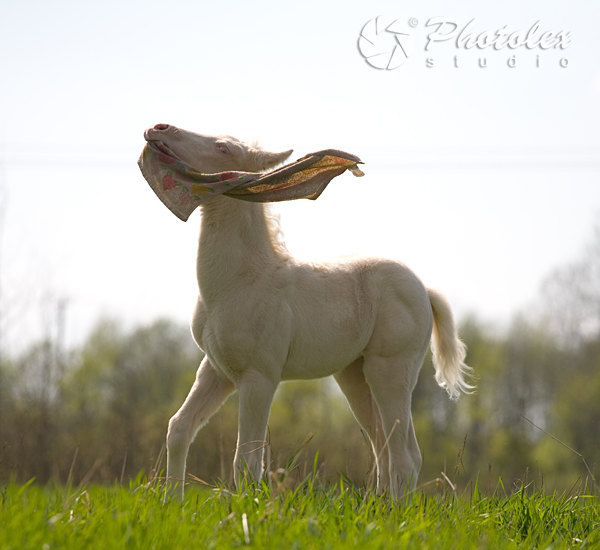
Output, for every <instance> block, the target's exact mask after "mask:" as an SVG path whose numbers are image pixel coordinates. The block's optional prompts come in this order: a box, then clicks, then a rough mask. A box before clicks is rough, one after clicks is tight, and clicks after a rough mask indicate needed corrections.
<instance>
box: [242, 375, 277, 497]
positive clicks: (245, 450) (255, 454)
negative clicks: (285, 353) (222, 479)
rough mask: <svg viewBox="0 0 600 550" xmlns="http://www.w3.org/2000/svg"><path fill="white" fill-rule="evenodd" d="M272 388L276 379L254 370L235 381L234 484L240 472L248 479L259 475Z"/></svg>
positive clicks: (252, 479)
mask: <svg viewBox="0 0 600 550" xmlns="http://www.w3.org/2000/svg"><path fill="white" fill-rule="evenodd" d="M276 389H277V382H274V381H273V380H271V379H270V378H268V377H267V376H265V375H263V374H261V373H259V372H257V371H250V372H248V373H245V374H244V376H243V377H242V379H241V381H240V382H239V383H238V390H239V413H238V440H237V449H236V451H235V458H234V461H233V471H234V475H235V483H236V486H237V487H240V486H241V484H242V483H243V482H244V479H245V475H244V474H247V475H248V477H249V479H250V480H251V481H259V480H260V479H261V477H262V475H263V468H264V467H263V457H264V450H265V444H266V433H267V422H268V421H269V413H270V411H271V403H272V402H273V395H274V394H275V390H276Z"/></svg>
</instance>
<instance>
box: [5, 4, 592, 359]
mask: <svg viewBox="0 0 600 550" xmlns="http://www.w3.org/2000/svg"><path fill="white" fill-rule="evenodd" d="M224 6H227V8H226V9H225V8H224ZM378 15H387V16H390V17H391V18H392V19H396V20H397V21H398V25H400V26H403V28H404V30H405V31H406V33H407V35H408V39H405V40H408V42H409V45H410V48H411V49H410V51H408V53H409V55H408V58H407V59H406V62H405V63H404V64H403V65H402V66H400V67H398V68H395V69H393V70H378V69H375V68H373V67H372V66H370V65H369V64H368V63H366V62H365V60H364V59H363V57H362V56H361V54H360V52H359V50H358V47H357V42H358V38H359V35H360V32H361V29H362V28H363V26H364V25H365V24H366V23H367V22H368V21H369V20H371V19H373V18H374V17H376V16H378ZM438 16H444V17H446V18H447V19H449V20H455V21H456V22H457V24H458V28H462V27H464V26H466V25H467V23H468V22H469V21H470V20H472V19H474V20H475V21H474V22H473V24H472V27H471V29H472V30H473V32H474V33H475V34H480V33H483V32H486V33H492V35H493V33H494V32H495V31H498V30H500V29H502V28H503V27H504V26H506V32H507V33H510V32H521V33H522V34H523V35H526V33H527V31H529V30H530V29H531V27H532V26H533V25H534V23H535V22H536V21H540V31H539V32H540V33H541V32H551V33H554V34H556V33H559V32H561V31H562V32H563V33H567V32H568V33H570V35H569V36H570V43H569V44H568V47H566V48H564V49H541V48H540V47H532V48H527V47H526V46H522V47H517V48H515V49H510V48H509V47H508V46H506V45H505V46H502V45H501V44H498V46H499V47H498V48H497V49H494V48H492V47H490V48H486V49H481V48H477V47H472V48H470V49H466V48H464V47H463V48H461V47H459V46H457V44H456V41H455V40H451V39H449V40H447V41H444V42H440V43H436V44H433V45H432V47H431V48H430V49H429V51H425V44H426V38H427V35H428V33H430V32H432V30H433V27H431V26H427V23H428V21H429V20H430V19H431V18H433V17H438ZM598 20H600V8H599V7H598V4H596V3H592V2H584V1H583V0H579V1H575V2H566V1H563V2H557V1H531V2H527V3H526V4H524V3H523V2H518V1H516V0H510V1H508V2H503V3H498V2H481V1H470V2H416V1H413V2H397V1H394V2H387V1H381V2H364V1H333V2H323V1H321V2H316V1H306V2H298V3H285V2H275V1H274V2H264V1H254V2H242V1H237V2H236V1H230V2H228V3H226V4H223V3H221V4H219V3H214V2H210V3H209V2H199V1H196V2H193V1H181V0H179V1H178V0H175V1H172V2H169V3H165V2H156V1H154V0H145V1H143V2H142V1H136V2H117V1H104V2H101V3H100V2H95V3H91V2H83V1H73V2H67V1H60V0H58V1H53V2H43V1H35V0H30V1H23V2H20V1H16V0H12V1H7V0H4V1H3V2H2V5H1V7H0V290H1V294H0V300H1V302H0V314H1V318H0V336H1V340H0V345H2V346H3V347H4V348H5V349H7V350H8V351H11V350H18V349H20V348H21V347H22V346H24V345H26V344H27V343H29V342H31V341H32V340H33V339H35V338H39V337H41V336H43V335H44V334H46V333H47V331H48V330H50V328H49V327H53V326H54V320H53V315H54V311H55V306H56V303H57V302H58V301H60V300H67V301H68V302H67V303H68V306H67V310H66V311H67V323H66V330H67V344H69V345H72V344H76V343H78V342H80V341H81V340H82V339H83V338H84V337H85V335H86V334H87V333H88V331H89V329H90V327H91V326H92V325H93V324H94V322H95V321H96V320H97V319H98V318H99V317H100V316H102V315H108V316H114V317H117V318H121V319H123V320H124V322H126V323H127V324H128V325H130V326H133V325H135V324H137V323H146V322H151V321H152V320H153V319H155V318H157V317H159V316H167V317H170V318H173V319H175V320H177V321H180V322H187V321H188V319H189V318H190V316H191V313H192V309H193V305H194V302H195V298H196V287H195V280H194V275H195V273H194V263H195V255H196V249H195V247H196V240H197V233H198V225H199V214H198V213H196V214H194V215H193V216H192V217H191V218H190V220H189V221H188V222H187V224H184V223H182V222H181V221H179V220H178V219H176V218H175V217H174V216H173V215H172V214H171V213H170V212H169V211H168V210H166V208H165V207H164V206H163V205H162V204H161V203H160V202H159V201H158V200H157V199H156V197H155V196H154V195H153V193H152V192H151V191H150V189H149V188H148V186H147V184H146V182H145V181H144V179H143V178H142V176H141V174H140V172H139V170H138V168H137V165H136V161H137V158H138V156H139V153H140V152H141V149H142V147H143V145H144V140H143V135H142V134H143V130H144V129H145V128H146V127H148V126H151V125H154V124H156V123H159V122H162V123H170V124H175V125H177V126H180V127H182V128H185V129H188V130H192V131H198V132H201V133H215V134H217V133H225V134H230V135H233V136H236V137H238V138H240V139H248V140H253V139H257V140H259V141H260V142H261V143H262V144H263V145H264V146H265V148H270V149H273V150H284V149H289V148H294V150H295V151H294V154H293V156H292V158H294V159H295V158H298V157H300V156H302V155H304V154H306V153H308V152H311V151H315V150H318V149H324V148H337V149H343V150H346V151H348V152H350V153H353V154H356V155H358V156H360V157H361V158H362V159H363V160H364V162H365V165H364V172H365V174H366V176H365V177H364V178H362V179H360V180H359V179H355V178H353V177H352V176H351V175H344V176H341V177H339V178H337V179H335V180H333V181H332V183H331V184H330V185H329V187H328V188H327V190H326V191H325V192H324V194H323V195H322V196H321V197H320V198H319V199H318V200H317V201H314V202H312V201H297V202H295V203H286V204H279V205H275V206H274V207H273V208H274V210H276V211H277V212H279V213H280V215H281V225H282V228H283V232H284V235H285V237H286V242H287V245H288V248H289V249H290V251H291V252H292V253H294V254H295V255H297V256H298V257H301V258H304V259H311V258H314V259H324V258H330V257H335V256H340V255H348V254H366V255H381V256H386V257H390V258H394V259H397V260H400V261H402V262H404V263H406V264H407V265H409V266H410V267H411V268H413V269H414V271H415V272H416V273H417V274H418V275H419V276H420V277H421V278H422V279H423V281H424V282H425V284H427V285H429V286H433V287H435V288H438V289H440V290H442V291H443V292H444V293H445V294H446V295H447V297H448V298H449V300H450V301H451V303H452V304H453V306H454V309H455V311H456V313H457V316H458V317H459V318H460V317H461V316H464V315H466V314H469V313H473V312H474V313H476V314H477V315H479V316H480V317H481V318H482V319H484V320H486V321H488V322H490V323H492V324H498V325H501V324H502V323H505V322H506V321H507V320H508V319H510V317H511V316H512V315H513V314H514V313H515V312H516V311H519V310H523V309H524V308H527V306H528V305H529V304H530V303H531V302H532V301H533V300H534V298H535V297H536V295H537V293H538V290H539V285H540V283H541V281H542V280H543V278H544V277H545V276H547V275H548V273H549V272H550V271H551V270H552V269H553V268H555V267H557V266H560V265H561V264H564V263H566V262H568V261H570V260H571V259H573V258H576V257H577V256H578V255H579V254H580V253H581V251H582V250H583V248H584V246H585V242H586V239H588V238H589V237H590V236H591V234H592V229H593V227H594V225H595V224H598V223H599V221H600V186H599V184H598V182H599V175H600V130H599V128H600V107H599V106H600V46H599V45H598V42H597V29H596V24H597V21H598ZM409 21H410V23H409ZM387 39H391V40H392V43H393V40H394V37H393V36H391V35H388V36H387V38H386V40H387ZM379 40H381V44H382V46H381V48H382V51H383V52H385V51H387V50H386V48H387V47H388V46H387V45H388V44H389V42H384V41H383V39H379ZM531 44H532V43H531ZM531 44H530V45H531ZM513 56H514V60H512V61H511V59H510V58H511V57H513ZM480 59H485V61H484V63H485V64H487V67H485V68H482V67H479V63H480ZM565 60H566V61H565ZM561 63H562V64H566V65H567V66H566V67H561V66H560V64H561ZM510 64H514V67H511V66H509V65H510ZM427 65H433V66H431V67H428V66H427Z"/></svg>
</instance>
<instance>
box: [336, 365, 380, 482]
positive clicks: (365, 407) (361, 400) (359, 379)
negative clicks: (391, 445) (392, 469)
mask: <svg viewBox="0 0 600 550" xmlns="http://www.w3.org/2000/svg"><path fill="white" fill-rule="evenodd" d="M334 378H335V380H336V382H337V383H338V385H339V387H340V389H341V390H342V392H343V393H344V395H345V396H346V399H347V400H348V404H349V405H350V409H351V410H352V413H353V414H354V417H355V418H356V420H357V422H358V423H359V424H360V425H361V427H362V428H363V430H365V432H367V435H368V436H369V440H370V442H371V448H372V449H373V454H374V456H375V466H376V468H377V492H382V491H383V490H384V489H386V488H387V487H388V486H389V483H390V478H389V460H388V453H387V449H386V448H385V435H384V433H383V426H382V424H381V417H380V416H379V409H378V408H377V404H376V403H375V401H374V400H373V398H372V396H371V388H369V385H368V384H367V382H366V380H365V375H364V374H363V358H362V357H360V358H359V359H357V360H356V361H354V363H351V364H350V365H348V366H347V367H346V368H345V369H344V370H343V371H341V372H338V373H337V374H335V375H334Z"/></svg>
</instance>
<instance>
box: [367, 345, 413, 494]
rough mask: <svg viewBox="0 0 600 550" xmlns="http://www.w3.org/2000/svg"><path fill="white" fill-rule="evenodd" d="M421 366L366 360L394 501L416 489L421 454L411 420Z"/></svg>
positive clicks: (390, 359) (373, 358)
mask: <svg viewBox="0 0 600 550" xmlns="http://www.w3.org/2000/svg"><path fill="white" fill-rule="evenodd" d="M420 366H421V362H420V360H419V359H416V358H414V357H403V356H402V355H399V356H396V357H379V356H373V355H371V356H369V357H368V358H366V359H365V365H364V368H363V370H364V375H365V379H366V381H367V383H368V384H369V387H370V388H371V392H372V395H373V398H374V399H375V401H376V403H377V406H378V408H379V413H380V415H381V421H382V424H383V430H384V433H385V436H386V447H387V451H388V457H389V476H390V479H389V483H390V485H389V488H390V492H391V495H392V497H393V498H399V497H401V496H402V494H403V493H405V492H406V491H409V490H411V489H413V488H414V487H415V486H416V483H417V478H418V476H419V471H420V469H421V463H422V459H421V452H420V450H419V446H418V444H417V439H416V437H415V430H414V427H413V422H412V416H411V410H410V407H411V396H412V391H413V389H414V387H415V384H416V381H417V375H418V372H419V369H420Z"/></svg>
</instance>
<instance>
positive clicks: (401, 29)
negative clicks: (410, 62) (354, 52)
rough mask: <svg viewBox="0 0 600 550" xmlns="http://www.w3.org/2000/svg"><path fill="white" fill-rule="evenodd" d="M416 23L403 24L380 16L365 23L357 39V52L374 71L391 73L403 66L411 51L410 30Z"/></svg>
mask: <svg viewBox="0 0 600 550" xmlns="http://www.w3.org/2000/svg"><path fill="white" fill-rule="evenodd" d="M417 24H418V21H416V20H413V19H411V20H409V23H408V24H406V23H403V22H402V21H401V20H399V19H394V18H393V17H386V16H383V15H380V16H378V17H376V18H375V19H371V20H370V21H367V22H366V23H365V26H364V27H363V28H362V30H361V32H360V36H359V38H358V51H359V52H360V54H361V55H362V56H363V57H364V59H365V61H366V62H367V63H368V64H369V65H371V67H375V68H376V69H384V70H386V71H391V70H393V69H397V68H398V67H400V66H401V65H404V63H405V62H406V60H407V59H408V58H409V57H410V55H411V53H412V50H413V43H412V37H411V34H410V29H411V26H412V27H416V26H417Z"/></svg>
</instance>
